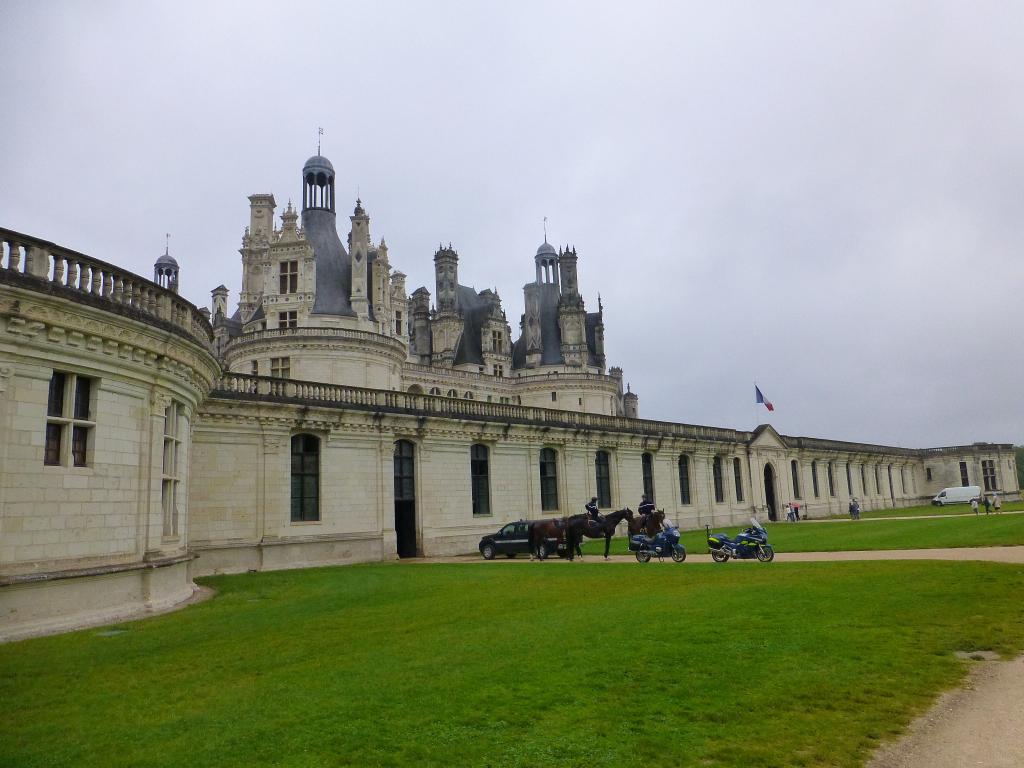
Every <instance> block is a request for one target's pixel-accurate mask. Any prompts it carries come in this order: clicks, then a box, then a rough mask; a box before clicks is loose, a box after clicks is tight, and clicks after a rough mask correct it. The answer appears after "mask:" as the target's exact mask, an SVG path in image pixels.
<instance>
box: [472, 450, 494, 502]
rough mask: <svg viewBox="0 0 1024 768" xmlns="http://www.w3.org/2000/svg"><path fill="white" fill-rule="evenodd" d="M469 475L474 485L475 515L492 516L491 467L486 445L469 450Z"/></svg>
mask: <svg viewBox="0 0 1024 768" xmlns="http://www.w3.org/2000/svg"><path fill="white" fill-rule="evenodd" d="M469 474H470V481H471V482H472V485H473V515H474V516H479V515H489V514H491V489H490V467H489V466H488V460H487V446H486V445H479V444H478V445H474V446H473V447H471V448H470V449H469Z"/></svg>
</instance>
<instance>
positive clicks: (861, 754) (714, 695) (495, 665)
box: [0, 526, 1024, 768]
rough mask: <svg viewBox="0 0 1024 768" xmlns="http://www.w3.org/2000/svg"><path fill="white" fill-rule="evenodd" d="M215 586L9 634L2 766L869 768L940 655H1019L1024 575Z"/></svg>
mask: <svg viewBox="0 0 1024 768" xmlns="http://www.w3.org/2000/svg"><path fill="white" fill-rule="evenodd" d="M808 527H809V526H808ZM823 527H828V526H823ZM797 529H799V528H797ZM204 582H205V583H208V584H209V585H211V586H213V587H215V588H216V589H217V590H218V591H219V595H218V597H216V598H215V599H214V600H212V601H209V602H206V603H202V604H199V605H195V606H192V607H190V608H188V609H186V610H184V611H181V612H178V613H173V614H168V615H166V616H161V617H156V618H152V619H149V620H146V621H141V622H134V623H128V624H124V625H121V626H120V627H119V629H123V630H125V631H124V632H123V633H118V634H111V632H110V630H109V629H108V630H106V631H100V630H95V629H94V630H87V631H83V632H78V633H74V634H70V635H63V636H57V637H50V638H41V639H37V640H29V641H25V642H20V643H13V644H8V645H3V646H0V701H3V702H4V705H3V710H4V713H3V717H2V718H0V765H3V766H19V767H23V768H32V767H34V766H84V767H88V766H103V767H104V768H107V767H108V766H139V767H144V766H175V767H177V766H190V767H193V766H195V767H197V768H198V767H201V766H246V767H249V766H263V765H273V766H347V765H352V766H375V765H415V766H447V765H465V766H533V765H539V764H545V765H552V766H650V765H680V766H684V765H686V766H689V765H701V766H749V765H757V766H769V767H770V766H776V767H778V768H789V767H790V766H857V765H861V764H862V762H863V760H864V759H865V758H866V756H867V755H868V754H869V752H870V751H871V749H872V748H873V747H874V746H875V745H876V744H878V743H879V741H881V740H884V739H888V738H892V737H893V736H894V735H895V734H896V733H897V732H898V730H899V729H900V727H901V726H902V725H903V724H905V723H906V722H908V721H909V720H910V719H911V718H912V716H914V715H915V714H916V713H919V712H921V711H923V710H924V709H926V708H927V707H928V706H929V705H930V704H931V702H932V701H933V699H934V697H935V695H936V694H937V693H938V692H939V691H941V690H942V689H944V688H947V687H950V686H953V685H955V684H956V683H957V682H958V681H959V680H960V679H961V676H962V675H963V673H964V671H965V664H966V663H965V662H961V661H959V660H957V659H956V658H955V657H954V656H953V655H952V654H953V652H954V651H956V650H994V651H997V652H999V653H1001V654H1003V655H1012V654H1016V653H1019V652H1020V651H1021V649H1022V648H1024V600H1022V599H1021V598H1022V597H1024V568H1022V567H1020V566H1012V565H999V564H991V563H971V562H960V563H937V562H914V563H895V562H872V563H793V564H783V563H774V564H772V565H767V566H758V567H751V568H740V567H722V566H716V565H711V564H707V565H702V564H694V563H685V564H682V565H675V564H669V565H658V564H649V565H639V564H636V565H632V566H631V565H623V566H617V567H614V568H608V567H606V566H603V565H598V564H592V565H588V564H585V563H584V564H579V565H575V566H571V567H570V566H560V565H558V566H556V565H541V564H535V565H519V566H512V565H510V566H504V567H502V566H497V567H496V566H493V565H484V564H479V565H478V564H463V565H455V564H453V565H447V564H446V565H430V564H406V563H401V564H399V563H388V564H375V565H367V566H354V567H348V568H332V569H315V570H305V571H285V572H276V573H264V574H251V575H240V576H230V577H216V578H211V579H206V580H204Z"/></svg>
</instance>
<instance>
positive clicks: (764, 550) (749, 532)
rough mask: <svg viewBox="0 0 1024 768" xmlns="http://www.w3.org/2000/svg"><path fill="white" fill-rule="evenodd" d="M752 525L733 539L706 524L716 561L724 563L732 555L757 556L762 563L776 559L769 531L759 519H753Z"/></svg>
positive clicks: (737, 556) (737, 557)
mask: <svg viewBox="0 0 1024 768" xmlns="http://www.w3.org/2000/svg"><path fill="white" fill-rule="evenodd" d="M750 522H751V523H752V525H751V526H750V527H749V528H747V529H746V530H744V531H743V532H742V533H739V534H737V536H736V538H735V539H731V538H729V537H728V536H726V535H725V534H724V533H712V532H711V527H710V526H705V528H706V529H707V533H708V551H710V552H711V559H712V560H714V561H715V562H716V563H724V562H725V561H727V560H728V559H729V558H730V557H735V558H736V559H738V560H750V559H751V558H755V557H756V558H757V559H758V560H760V561H761V562H762V563H770V562H771V561H772V560H774V559H775V550H774V549H772V545H771V544H769V543H768V531H766V530H765V529H764V528H762V527H761V524H760V523H759V522H757V520H754V519H751V521H750Z"/></svg>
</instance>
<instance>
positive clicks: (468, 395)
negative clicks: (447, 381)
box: [463, 392, 473, 400]
mask: <svg viewBox="0 0 1024 768" xmlns="http://www.w3.org/2000/svg"><path fill="white" fill-rule="evenodd" d="M463 397H464V398H466V399H467V400H472V399H473V393H472V392H467V393H466V394H465V395H463Z"/></svg>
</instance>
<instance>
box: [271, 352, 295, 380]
mask: <svg viewBox="0 0 1024 768" xmlns="http://www.w3.org/2000/svg"><path fill="white" fill-rule="evenodd" d="M270 375H271V376H273V377H274V378H276V379H290V378H291V377H292V359H291V358H290V357H272V358H270Z"/></svg>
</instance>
